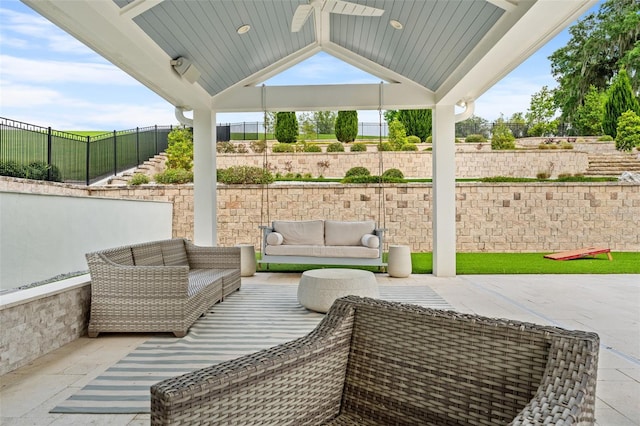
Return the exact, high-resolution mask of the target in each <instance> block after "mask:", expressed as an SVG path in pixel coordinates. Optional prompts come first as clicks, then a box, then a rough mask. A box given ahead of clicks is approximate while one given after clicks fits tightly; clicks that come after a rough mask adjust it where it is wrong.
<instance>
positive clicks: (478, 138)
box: [464, 134, 487, 143]
mask: <svg viewBox="0 0 640 426" xmlns="http://www.w3.org/2000/svg"><path fill="white" fill-rule="evenodd" d="M464 141H465V142H476V143H477V142H486V141H487V138H485V137H484V135H478V134H474V135H468V136H467V137H466V138H465V140H464Z"/></svg>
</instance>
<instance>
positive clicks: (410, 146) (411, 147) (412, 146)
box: [400, 143, 418, 151]
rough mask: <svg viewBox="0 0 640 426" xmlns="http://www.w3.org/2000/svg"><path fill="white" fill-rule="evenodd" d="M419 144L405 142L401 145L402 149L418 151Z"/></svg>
mask: <svg viewBox="0 0 640 426" xmlns="http://www.w3.org/2000/svg"><path fill="white" fill-rule="evenodd" d="M417 150H418V146H417V145H416V144H415V143H405V144H404V145H402V146H401V147H400V151H417Z"/></svg>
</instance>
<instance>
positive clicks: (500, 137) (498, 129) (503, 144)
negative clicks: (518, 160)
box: [491, 123, 516, 150]
mask: <svg viewBox="0 0 640 426" xmlns="http://www.w3.org/2000/svg"><path fill="white" fill-rule="evenodd" d="M515 140H516V138H515V136H513V133H511V129H509V127H507V125H506V124H504V123H499V124H497V125H496V126H495V127H494V128H493V136H492V138H491V149H496V150H500V149H515V147H516V144H515V142H514V141H515Z"/></svg>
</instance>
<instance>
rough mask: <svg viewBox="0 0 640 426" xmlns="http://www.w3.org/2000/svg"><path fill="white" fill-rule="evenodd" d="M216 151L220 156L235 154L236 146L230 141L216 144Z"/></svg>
mask: <svg viewBox="0 0 640 426" xmlns="http://www.w3.org/2000/svg"><path fill="white" fill-rule="evenodd" d="M216 151H217V152H219V153H220V154H233V153H235V152H236V146H235V144H234V143H233V142H231V141H223V142H218V143H217V144H216Z"/></svg>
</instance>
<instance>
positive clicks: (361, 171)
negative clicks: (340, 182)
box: [344, 167, 371, 177]
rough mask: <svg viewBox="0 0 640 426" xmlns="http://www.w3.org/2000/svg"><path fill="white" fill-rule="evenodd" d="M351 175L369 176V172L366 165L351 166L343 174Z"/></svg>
mask: <svg viewBox="0 0 640 426" xmlns="http://www.w3.org/2000/svg"><path fill="white" fill-rule="evenodd" d="M351 176H371V172H370V171H369V169H367V168H366V167H352V168H350V169H349V170H347V173H346V174H345V175H344V177H351Z"/></svg>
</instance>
